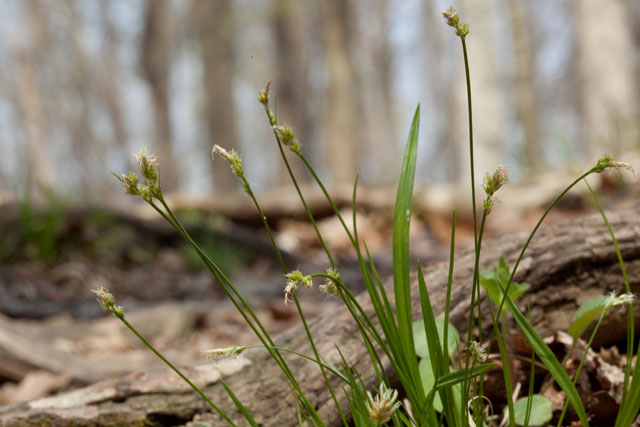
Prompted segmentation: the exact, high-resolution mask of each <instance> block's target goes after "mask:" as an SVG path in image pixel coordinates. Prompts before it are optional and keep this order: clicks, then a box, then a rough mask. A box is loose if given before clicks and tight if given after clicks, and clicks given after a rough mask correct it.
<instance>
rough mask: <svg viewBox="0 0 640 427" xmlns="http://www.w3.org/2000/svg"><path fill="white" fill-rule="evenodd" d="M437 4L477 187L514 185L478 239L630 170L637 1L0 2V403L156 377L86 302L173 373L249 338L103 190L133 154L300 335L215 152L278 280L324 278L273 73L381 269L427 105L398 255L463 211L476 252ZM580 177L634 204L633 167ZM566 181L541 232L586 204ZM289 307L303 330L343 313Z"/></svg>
mask: <svg viewBox="0 0 640 427" xmlns="http://www.w3.org/2000/svg"><path fill="white" fill-rule="evenodd" d="M451 5H453V6H454V7H456V8H457V9H458V11H459V13H460V16H461V20H462V22H465V23H468V24H469V26H470V29H471V33H470V35H469V36H468V37H467V45H468V49H469V59H470V66H471V81H472V83H471V85H472V91H473V106H474V134H475V159H476V183H477V184H478V188H479V187H480V182H481V180H482V177H483V176H484V174H485V173H486V172H489V171H493V170H495V168H496V167H497V166H498V165H499V164H504V165H508V166H509V171H510V174H511V177H512V181H513V185H509V186H507V187H506V188H505V189H504V190H501V191H500V193H499V195H498V197H499V198H500V199H501V200H503V202H504V203H502V204H500V205H496V207H494V209H493V211H492V213H491V215H490V216H489V220H488V222H487V230H486V232H485V236H487V237H494V236H497V235H500V234H504V233H509V232H514V231H522V230H525V229H530V227H531V226H532V224H534V223H535V221H537V220H538V218H539V217H540V214H541V212H542V211H543V210H544V209H545V208H546V207H547V206H548V204H549V202H550V201H551V200H552V199H553V198H554V197H555V195H556V194H558V191H560V190H561V189H562V188H564V186H565V185H567V184H568V183H569V182H571V181H572V180H573V179H574V178H575V176H577V175H578V174H579V173H582V172H583V171H585V170H587V169H588V168H590V167H591V166H592V165H593V164H594V162H595V161H596V159H597V158H599V157H600V156H602V155H603V154H605V153H608V154H611V155H612V156H613V158H614V159H618V160H624V161H627V162H629V163H631V164H633V165H635V166H639V165H640V161H639V160H638V159H640V156H638V153H640V150H639V149H640V97H639V94H640V87H639V85H640V83H639V82H640V25H638V23H639V22H640V2H639V1H636V0H537V1H535V2H533V1H527V0H493V1H486V0H460V1H453V2H452V1H450V0H447V1H439V0H438V1H420V0H320V1H313V0H166V1H165V0H0V405H3V404H7V403H11V402H16V401H21V400H29V399H34V398H37V397H41V396H46V395H49V394H52V393H55V392H58V391H61V390H67V389H70V388H73V387H75V386H78V385H82V384H87V383H91V382H93V381H96V380H98V379H103V378H110V377H113V376H116V375H122V374H124V373H127V372H129V371H131V370H135V369H147V368H149V367H150V366H157V363H158V362H157V361H156V359H155V358H154V357H153V355H152V354H150V353H149V352H148V351H147V350H146V349H145V348H143V347H142V346H141V344H140V343H139V342H137V341H136V339H135V337H133V336H132V335H131V334H129V333H128V331H127V330H125V329H124V328H123V327H122V325H121V324H119V323H118V322H117V320H116V319H113V318H102V317H101V316H104V313H103V312H102V310H101V309H100V307H99V306H98V304H97V303H96V301H95V297H94V295H93V294H92V293H91V292H90V290H91V289H95V288H97V287H99V286H105V287H107V288H109V289H110V290H111V291H112V292H113V293H114V294H115V296H116V298H117V300H118V303H119V304H122V305H123V306H124V307H125V309H126V310H127V316H128V317H129V314H131V316H132V317H131V318H132V319H133V320H132V322H133V323H135V324H137V325H141V326H143V327H144V328H146V329H145V330H144V331H143V333H144V334H145V335H146V336H147V338H148V339H149V340H151V341H152V342H153V343H154V344H155V345H156V347H158V348H159V349H160V350H161V351H164V352H165V354H166V355H167V356H168V357H169V358H170V359H171V360H174V361H175V362H176V363H179V364H180V363H182V364H194V363H203V360H202V356H201V350H202V349H204V348H209V347H225V346H229V345H239V344H251V343H253V342H255V338H254V336H253V333H252V332H251V331H250V330H249V329H248V328H247V327H246V324H245V323H244V321H243V319H242V318H240V316H239V315H238V313H237V312H235V311H234V308H233V307H232V306H231V305H230V303H228V301H227V300H226V299H225V298H224V295H223V294H222V291H221V290H220V287H219V286H218V285H217V284H216V283H215V280H214V279H213V278H212V277H211V275H210V274H209V272H208V271H207V270H206V269H205V268H204V266H203V265H202V262H201V261H200V259H199V258H198V256H197V254H196V253H195V251H194V250H193V249H192V248H191V247H190V246H189V245H188V244H186V243H185V242H183V240H182V239H181V238H180V236H179V235H178V233H176V232H175V230H173V229H172V228H171V227H170V226H169V225H168V224H166V223H164V222H163V221H162V220H161V218H159V216H158V215H157V214H156V213H155V212H153V211H152V210H151V209H150V208H149V209H148V210H147V211H145V210H144V208H145V207H147V206H146V205H145V203H143V202H142V201H140V200H139V199H138V200H134V199H133V198H131V197H130V196H127V195H125V194H124V193H123V192H122V189H121V185H120V184H119V183H118V182H117V181H116V180H115V178H114V177H113V176H112V175H111V174H110V172H111V171H113V172H115V173H117V174H120V173H123V172H127V171H128V170H130V169H135V168H136V165H135V159H134V156H133V155H132V153H137V152H138V151H139V150H140V149H141V148H143V147H147V148H148V150H149V151H150V152H155V153H156V154H157V155H158V158H159V161H160V175H161V182H162V187H163V191H164V193H165V195H167V196H168V197H167V199H168V200H169V201H170V203H171V204H172V205H173V206H174V207H175V208H176V210H177V211H178V213H177V214H178V216H179V217H180V219H181V220H182V221H184V222H185V224H186V227H187V228H188V230H189V232H190V233H191V234H192V236H193V238H194V239H195V241H196V242H197V243H198V244H199V245H200V246H201V247H202V248H203V249H204V250H205V251H206V252H207V253H208V254H209V255H210V256H211V258H212V259H213V260H215V261H216V262H217V263H218V265H219V266H220V268H221V269H222V270H223V271H224V272H225V273H226V274H227V275H228V276H229V277H231V279H232V281H233V282H234V283H235V284H236V287H237V288H238V289H239V291H240V292H241V293H242V294H243V295H244V296H245V297H246V298H247V299H248V300H249V301H250V302H251V304H252V305H253V307H254V309H255V310H256V311H257V312H258V315H259V317H260V318H261V319H263V322H264V323H265V324H266V327H267V328H268V329H269V330H270V331H271V332H273V333H277V332H279V331H282V330H284V329H286V328H288V327H290V326H292V325H296V324H297V323H298V320H297V319H298V317H297V314H296V313H295V310H294V308H293V307H292V305H289V306H284V304H283V302H282V298H283V288H284V286H285V281H284V280H283V277H282V271H281V270H280V269H279V265H278V264H277V262H276V260H275V257H274V256H273V251H272V248H271V243H270V240H269V239H268V237H267V235H266V233H264V230H262V224H261V222H260V218H259V217H258V215H257V214H256V213H255V210H254V208H253V206H252V205H251V202H250V200H248V198H247V197H246V195H244V194H243V193H242V191H241V187H240V186H239V185H238V182H237V179H236V177H235V176H233V174H232V173H231V171H230V170H229V165H228V164H227V163H226V162H225V161H223V160H221V159H215V160H213V161H212V159H211V148H212V146H213V145H214V144H218V145H221V146H222V147H225V148H227V149H231V148H234V149H236V150H237V151H238V152H239V153H240V154H241V155H242V157H243V164H244V168H245V172H246V175H247V177H248V179H249V181H250V182H251V184H252V186H253V188H254V191H255V192H256V193H257V194H258V198H259V199H260V200H261V203H262V207H263V209H264V211H265V215H266V217H267V218H268V220H269V222H270V224H271V226H272V227H273V229H274V231H275V234H276V240H277V242H278V244H279V246H280V249H281V251H282V253H283V254H284V256H285V261H286V263H287V267H288V268H290V269H295V268H299V269H300V270H302V271H303V272H304V273H305V274H306V273H311V272H318V271H324V269H325V267H327V265H328V263H327V259H326V255H325V253H324V251H323V250H322V247H321V246H320V245H319V243H318V240H317V237H316V235H315V231H314V230H313V228H311V227H310V225H309V223H308V221H307V216H306V214H305V212H304V210H303V209H302V206H301V204H300V203H299V201H298V200H297V196H296V193H295V191H293V189H292V187H291V185H290V184H289V187H286V186H285V183H287V182H288V177H287V175H286V173H285V172H286V171H285V170H284V168H283V166H282V161H281V159H280V158H279V156H280V154H279V152H278V150H277V146H276V144H275V141H274V139H273V135H272V132H271V129H270V128H269V126H268V121H267V118H266V117H265V114H264V109H263V106H262V105H260V103H259V102H258V100H257V96H258V92H259V91H260V90H261V89H263V88H264V87H265V84H266V82H267V80H271V82H272V84H271V88H272V92H271V107H272V108H273V109H274V110H275V111H276V113H277V116H278V120H279V122H280V123H281V124H289V125H290V126H291V127H292V128H293V129H294V131H295V133H296V137H297V139H298V140H299V141H300V143H301V144H302V149H303V152H304V153H305V155H306V156H307V157H308V158H309V159H310V161H311V163H312V164H313V165H314V167H315V168H316V169H317V171H318V173H319V175H320V176H321V177H322V179H323V180H324V181H325V183H326V184H327V186H328V187H329V189H330V191H331V193H332V195H333V197H334V200H335V201H336V204H337V206H338V208H339V209H340V210H342V212H343V215H344V216H345V217H347V218H350V217H351V212H352V211H351V191H352V188H351V186H352V183H353V180H354V178H355V175H356V172H359V173H360V181H359V183H360V184H359V185H360V188H359V190H358V191H359V193H358V195H359V197H358V203H357V205H358V207H357V211H356V217H357V221H358V224H359V236H360V238H361V239H363V240H364V241H366V243H367V246H368V249H369V250H370V251H371V253H372V256H373V258H374V260H375V261H376V266H377V270H378V272H379V273H380V275H381V276H382V277H387V276H388V275H389V273H390V271H391V265H392V258H391V253H390V241H391V233H392V215H393V201H394V191H395V190H394V185H395V181H396V179H397V175H398V168H399V165H400V162H401V156H402V150H403V148H404V144H405V142H406V138H407V134H408V130H409V125H410V122H411V119H412V115H413V112H414V110H415V108H416V105H417V104H418V103H420V104H421V111H422V114H421V129H420V145H419V156H418V168H417V174H418V175H417V186H416V189H417V191H416V197H415V200H414V205H413V207H414V209H413V215H412V216H413V219H412V222H411V227H412V228H411V233H412V237H411V239H412V240H411V245H412V246H411V256H412V257H413V258H414V259H415V258H420V260H421V261H423V265H430V264H431V263H433V262H435V261H437V260H442V259H445V258H446V256H447V254H448V250H447V248H448V245H449V236H450V216H451V209H452V208H454V207H456V208H457V209H458V217H457V218H458V221H457V228H456V241H457V247H458V248H460V247H461V246H462V244H463V243H465V242H466V243H470V242H472V241H473V239H472V236H473V234H472V233H473V225H472V220H471V214H470V202H469V200H470V199H469V197H468V194H469V179H468V178H469V159H468V127H467V119H468V117H467V109H466V108H467V107H466V105H467V104H466V84H465V77H464V64H463V55H462V49H461V46H460V40H459V39H458V38H457V37H456V35H455V32H454V30H453V29H452V28H449V27H447V26H446V25H445V23H444V19H443V18H442V16H441V11H442V10H444V9H446V8H448V7H449V6H451ZM293 160H294V161H293V162H292V164H293V166H294V169H295V171H296V173H297V174H298V176H299V179H300V180H301V181H303V182H304V181H309V178H310V177H309V175H308V174H307V173H306V172H305V171H304V170H303V169H302V168H301V167H300V163H299V162H298V161H297V159H293ZM310 184H311V183H310ZM592 184H593V185H594V187H595V188H596V189H597V190H598V191H599V194H601V195H602V196H607V198H605V197H603V199H602V200H603V204H604V205H605V207H607V208H610V209H615V208H616V207H619V206H623V205H625V206H629V205H632V206H640V200H639V198H638V197H637V195H638V194H640V192H638V191H637V189H638V185H637V184H633V181H632V176H631V174H624V175H621V174H617V173H610V174H609V175H608V176H598V177H593V179H592ZM580 187H581V190H580V191H578V192H572V193H571V194H570V195H569V196H568V197H566V198H565V199H564V200H565V201H564V202H563V203H562V204H561V205H560V206H559V207H558V209H557V210H554V212H553V213H552V215H550V216H549V218H548V219H547V220H546V221H547V223H548V222H551V221H554V220H558V219H566V218H571V219H574V220H575V219H576V218H578V217H579V215H582V214H584V213H586V212H589V211H590V210H591V211H593V210H594V206H593V202H592V201H591V198H590V195H589V194H588V192H587V191H586V188H585V187H584V186H580ZM303 189H304V194H305V196H306V197H307V201H308V203H309V206H310V209H311V211H312V212H313V214H314V216H315V218H316V220H317V222H318V227H319V229H320V230H321V232H322V234H323V236H324V239H325V242H326V244H327V246H329V248H330V249H331V251H332V254H333V256H334V258H335V259H336V262H337V264H338V267H339V269H340V273H341V275H342V277H343V279H344V280H345V282H346V283H347V284H348V286H350V287H351V288H352V289H353V290H354V291H358V290H361V289H362V288H363V284H362V283H361V279H360V278H359V266H358V262H357V260H355V259H354V255H353V249H352V248H351V246H350V241H349V240H348V238H347V237H346V235H345V233H344V230H342V228H341V224H340V223H339V222H338V221H337V220H336V219H335V217H333V216H332V212H331V209H329V207H328V204H327V203H326V201H325V200H324V199H323V197H322V194H321V193H319V192H318V191H317V188H316V187H314V186H313V185H308V186H305V185H303ZM314 189H315V192H314ZM634 195H635V196H634ZM478 202H480V197H478ZM482 263H483V266H486V267H492V266H493V265H495V264H496V263H497V260H490V259H483V260H482ZM300 294H301V298H302V301H303V305H304V307H305V313H306V314H307V316H308V317H312V316H314V315H317V314H320V313H321V312H323V311H324V310H327V309H330V307H331V305H335V304H337V303H338V302H337V301H336V300H335V299H334V300H331V299H327V298H326V296H325V295H322V294H320V293H319V292H317V290H316V289H313V290H305V291H304V292H301V293H300ZM212 308H215V309H213V310H212ZM136 316H137V317H136ZM114 349H117V352H114V351H113V350H114ZM114 353H116V354H114ZM42 354H46V355H47V357H46V358H43V357H40V355H42Z"/></svg>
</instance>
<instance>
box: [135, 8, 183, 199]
mask: <svg viewBox="0 0 640 427" xmlns="http://www.w3.org/2000/svg"><path fill="white" fill-rule="evenodd" d="M169 7H170V4H169V2H167V1H162V0H158V1H156V0H149V1H148V2H147V9H146V12H145V24H144V31H143V35H142V52H141V54H140V59H141V61H142V71H143V74H144V77H145V79H146V80H147V82H148V83H149V88H150V89H151V99H152V103H153V113H154V125H153V129H154V132H155V135H154V137H155V141H156V144H157V145H156V146H157V154H158V158H159V160H160V163H161V169H160V173H161V180H162V187H163V189H164V190H165V191H175V190H177V183H178V177H177V173H176V162H175V160H174V158H173V152H172V147H171V146H172V138H173V135H172V126H171V115H170V106H169V78H170V71H171V46H170V43H171V40H170V34H169V31H168V27H169V18H170V17H169V12H170V10H169Z"/></svg>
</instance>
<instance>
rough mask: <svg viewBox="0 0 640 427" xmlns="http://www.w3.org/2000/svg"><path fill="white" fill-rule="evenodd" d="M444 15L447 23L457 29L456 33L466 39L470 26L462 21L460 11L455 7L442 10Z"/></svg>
mask: <svg viewBox="0 0 640 427" xmlns="http://www.w3.org/2000/svg"><path fill="white" fill-rule="evenodd" d="M442 16H444V19H446V20H447V25H448V26H450V27H453V28H455V29H456V35H457V36H458V37H460V38H461V39H464V38H465V37H466V36H467V35H468V34H469V26H468V25H467V24H461V23H460V17H459V16H458V12H456V10H455V9H454V8H453V7H450V8H449V9H447V10H445V11H444V12H442Z"/></svg>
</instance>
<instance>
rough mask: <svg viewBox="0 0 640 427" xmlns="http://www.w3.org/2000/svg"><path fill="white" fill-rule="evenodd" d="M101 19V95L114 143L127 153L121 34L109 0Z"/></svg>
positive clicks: (103, 0) (103, 2)
mask: <svg viewBox="0 0 640 427" xmlns="http://www.w3.org/2000/svg"><path fill="white" fill-rule="evenodd" d="M100 19H101V21H102V25H103V27H104V43H105V48H104V55H102V67H101V68H102V73H101V76H100V83H101V85H100V95H101V98H102V99H103V100H104V104H105V107H106V109H107V112H108V114H109V118H110V120H111V127H112V129H113V138H114V142H115V143H116V144H117V145H118V147H119V148H120V149H121V150H122V152H127V140H128V132H127V126H126V124H125V120H124V116H125V114H124V112H123V110H122V103H121V101H120V100H121V93H120V79H119V75H120V71H121V66H122V64H119V63H118V60H117V50H118V44H119V40H118V37H119V34H118V32H117V30H116V29H115V28H114V24H113V17H112V16H111V14H110V11H109V3H108V1H107V0H102V1H101V2H100Z"/></svg>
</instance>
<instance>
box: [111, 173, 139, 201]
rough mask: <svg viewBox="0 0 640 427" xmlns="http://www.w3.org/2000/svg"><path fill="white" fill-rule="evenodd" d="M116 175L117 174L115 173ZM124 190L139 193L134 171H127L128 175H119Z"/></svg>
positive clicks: (128, 192)
mask: <svg viewBox="0 0 640 427" xmlns="http://www.w3.org/2000/svg"><path fill="white" fill-rule="evenodd" d="M116 176H117V175H116ZM120 182H122V187H123V189H124V192H125V193H127V194H131V195H132V196H137V195H139V194H140V187H138V175H136V174H135V172H129V175H125V174H122V175H121V177H120Z"/></svg>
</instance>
